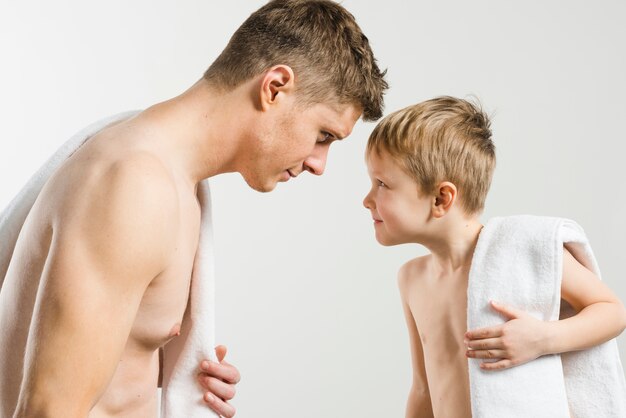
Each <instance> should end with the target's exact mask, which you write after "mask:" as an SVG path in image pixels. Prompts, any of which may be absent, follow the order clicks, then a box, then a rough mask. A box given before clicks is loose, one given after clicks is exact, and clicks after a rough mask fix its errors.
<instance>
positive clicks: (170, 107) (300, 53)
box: [0, 0, 387, 418]
mask: <svg viewBox="0 0 626 418" xmlns="http://www.w3.org/2000/svg"><path fill="white" fill-rule="evenodd" d="M386 88H387V84H386V82H385V80H384V73H383V72H381V71H380V70H379V68H378V66H377V65H376V60H375V59H374V57H373V54H372V51H371V49H370V47H369V44H368V40H367V38H366V37H365V36H364V35H363V33H362V32H361V30H360V28H359V27H358V25H357V24H356V22H355V21H354V18H353V17H352V15H350V14H349V13H348V12H347V11H346V10H345V9H343V8H342V7H341V6H339V5H337V4H336V3H333V2H330V1H315V0H313V1H302V0H300V1H297V0H276V1H272V2H270V3H268V4H267V5H265V6H264V7H262V8H261V9H259V10H258V11H256V12H255V13H253V14H252V15H251V16H250V17H249V18H248V19H247V20H246V21H245V22H244V23H243V25H242V26H241V27H240V28H239V29H238V30H237V31H236V32H235V34H234V35H233V37H232V38H231V40H230V42H229V44H228V45H227V47H226V49H225V50H224V51H223V52H222V54H221V55H220V56H219V57H218V58H217V60H216V61H215V62H214V63H213V64H212V65H211V67H210V68H209V69H208V70H207V71H206V73H205V75H204V77H203V78H202V79H201V80H200V81H198V82H197V83H196V84H194V85H193V86H192V87H191V88H190V89H188V90H187V91H186V92H184V93H183V94H181V95H180V96H178V97H175V98H173V99H171V100H168V101H165V102H163V103H159V104H156V105H154V106H152V107H150V108H148V109H146V110H145V111H143V112H141V113H140V114H138V115H137V116H135V117H132V118H130V119H128V120H124V121H122V122H119V123H116V124H114V125H111V126H108V127H106V128H105V129H103V130H101V131H100V132H98V133H97V134H96V135H94V136H93V137H92V138H91V139H90V140H89V141H87V143H86V144H85V145H83V146H82V147H81V148H80V149H79V150H78V151H76V152H75V153H74V154H73V155H72V156H71V157H70V158H68V159H67V161H65V162H64V164H63V165H62V166H61V167H60V168H59V169H58V170H57V171H56V172H55V173H54V175H52V177H51V178H50V179H49V180H48V181H47V183H46V185H45V186H44V188H43V190H42V191H41V193H40V195H39V197H38V198H37V201H36V203H35V205H34V206H33V208H32V210H31V212H30V214H29V217H28V219H27V221H26V222H25V224H24V227H23V229H22V231H21V233H20V240H18V243H17V245H16V247H15V250H14V252H13V257H12V259H11V264H10V268H9V270H8V272H7V275H6V277H5V279H4V284H3V287H2V292H1V293H0V329H1V330H3V333H4V334H3V335H2V339H3V343H2V344H0V413H1V414H2V417H11V416H13V417H15V418H22V417H34V416H36V417H85V416H89V417H114V416H124V417H146V416H155V415H156V413H157V412H156V411H157V402H156V398H155V392H156V391H155V388H156V386H157V382H158V376H159V360H158V352H159V349H160V348H161V347H163V346H164V345H165V344H166V343H167V342H168V341H170V340H171V339H172V338H176V336H177V334H178V332H179V330H180V326H181V320H182V317H183V313H184V312H185V308H186V306H187V301H188V296H189V284H190V274H191V270H192V265H193V260H194V255H195V252H196V248H197V245H198V234H199V224H200V208H199V205H198V199H197V196H196V191H197V185H198V183H199V182H200V181H201V180H203V179H205V178H209V177H212V176H215V175H218V174H221V173H227V172H239V173H240V174H241V175H242V176H243V178H244V179H245V181H246V182H247V183H248V185H250V187H252V188H253V189H255V190H258V191H261V192H268V191H271V190H272V189H274V188H275V187H276V184H277V183H278V182H281V181H287V180H289V179H290V178H292V177H297V176H298V175H299V174H300V173H302V172H303V171H309V172H311V173H313V174H315V175H321V174H322V173H323V172H324V167H325V164H326V155H327V152H328V149H329V146H330V144H331V143H332V142H333V141H335V140H340V139H343V138H345V137H347V136H348V135H349V134H350V132H351V130H352V128H353V126H354V125H355V123H356V121H357V120H358V119H359V117H360V116H361V115H363V118H364V119H366V120H375V119H377V118H379V117H380V116H381V114H382V105H383V100H382V97H383V93H384V91H385V89H386ZM153 202H158V204H154V203H153ZM25 312H26V313H27V315H28V316H29V317H28V318H27V320H24V321H19V322H17V321H14V318H22V317H23V316H24V315H25ZM31 313H32V314H31ZM217 352H218V353H217V354H218V357H219V358H220V360H221V359H222V358H223V357H224V354H225V349H224V348H223V347H219V348H218V349H217ZM203 363H205V362H203ZM203 370H204V373H203V374H202V375H201V376H200V379H199V383H200V385H199V390H200V388H201V387H203V390H204V391H205V396H204V399H205V401H206V402H207V405H208V407H210V408H211V409H213V410H214V411H216V412H217V413H218V414H220V415H222V416H226V417H232V416H233V415H234V413H235V409H234V408H233V407H232V405H230V404H229V403H228V400H230V399H232V397H233V396H234V385H235V384H236V383H237V381H238V380H239V374H238V372H237V370H236V369H235V368H234V367H232V366H230V365H228V364H227V363H225V362H220V363H211V364H210V367H209V369H208V370H207V369H203ZM16 374H19V376H20V377H21V379H17V380H18V383H17V384H16V379H15V375H16ZM19 382H21V384H20V383H19ZM199 393H200V392H199Z"/></svg>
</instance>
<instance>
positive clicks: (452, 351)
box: [409, 276, 470, 417]
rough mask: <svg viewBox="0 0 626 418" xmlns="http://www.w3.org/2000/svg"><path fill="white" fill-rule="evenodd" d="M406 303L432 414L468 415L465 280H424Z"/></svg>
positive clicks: (444, 415)
mask: <svg viewBox="0 0 626 418" xmlns="http://www.w3.org/2000/svg"><path fill="white" fill-rule="evenodd" d="M409 305H410V308H411V312H412V313H413V317H414V319H415V323H416V325H417V328H418V330H419V334H420V340H421V343H422V348H423V353H424V366H425V369H426V374H427V377H428V386H429V389H430V393H431V401H432V405H433V411H434V412H435V416H438V417H439V416H441V417H446V416H456V417H466V416H467V417H468V416H470V412H469V411H470V409H469V408H470V405H469V377H468V370H467V358H466V357H465V351H466V348H465V343H464V335H465V332H466V331H467V279H466V277H462V276H461V277H454V278H449V280H445V279H441V280H431V281H428V280H424V282H423V283H420V286H416V289H415V291H413V292H412V294H411V295H410V299H409Z"/></svg>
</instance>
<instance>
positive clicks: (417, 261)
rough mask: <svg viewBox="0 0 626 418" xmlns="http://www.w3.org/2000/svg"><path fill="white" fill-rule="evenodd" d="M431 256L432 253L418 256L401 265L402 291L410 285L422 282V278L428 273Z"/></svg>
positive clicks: (400, 281) (399, 277)
mask: <svg viewBox="0 0 626 418" xmlns="http://www.w3.org/2000/svg"><path fill="white" fill-rule="evenodd" d="M430 257H431V255H430V254H428V255H424V256H421V257H416V258H413V259H411V260H409V261H407V262H406V263H404V264H403V265H402V267H400V270H398V287H399V288H400V291H401V292H403V293H404V291H405V290H406V289H407V288H408V287H410V286H412V285H415V284H417V283H419V282H420V279H421V278H422V277H424V275H425V274H426V270H427V267H428V263H429V262H430Z"/></svg>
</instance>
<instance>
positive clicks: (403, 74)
mask: <svg viewBox="0 0 626 418" xmlns="http://www.w3.org/2000/svg"><path fill="white" fill-rule="evenodd" d="M262 4H263V2H262V1H229V2H211V1H200V0H195V1H191V0H190V1H185V2H171V1H162V0H160V1H147V0H141V1H139V0H136V1H132V2H123V1H120V0H113V1H107V2H80V1H65V0H60V1H54V2H45V1H22V2H19V3H18V2H10V1H8V0H2V2H1V3H0V54H2V55H1V65H0V115H1V116H0V121H1V123H0V208H4V207H5V206H6V205H7V204H8V202H9V201H10V199H11V198H12V197H13V196H14V195H15V194H16V193H17V192H18V190H19V189H20V188H21V186H22V185H23V184H24V183H25V182H26V180H27V179H28V178H29V176H30V175H31V174H32V173H33V172H34V171H35V170H36V169H37V168H38V167H39V166H40V165H41V164H42V163H43V162H44V161H45V159H46V158H47V157H48V156H49V155H50V154H51V153H52V152H53V151H54V150H55V149H56V148H57V147H58V146H59V145H60V144H61V143H63V142H64V141H65V140H66V139H67V138H69V137H70V136H71V135H72V134H73V133H75V132H76V131H77V130H79V129H80V128H82V127H83V126H85V125H87V124H88V123H90V122H92V121H94V120H96V119H99V118H101V117H103V116H106V115H110V114H113V113H117V112H119V111H122V110H128V109H136V108H144V107H147V106H149V105H150V104H153V103H155V102H158V101H161V100H165V99H167V98H170V97H172V96H175V95H177V94H179V93H180V92H182V91H183V90H184V89H186V88H187V87H188V86H190V85H191V84H192V83H194V82H195V81H196V80H197V79H198V78H199V77H200V76H201V74H202V72H203V71H204V69H205V68H206V67H207V66H208V65H209V64H210V62H211V61H212V60H213V59H214V58H215V57H216V56H217V55H218V54H219V52H220V51H221V50H222V48H223V47H224V46H225V45H226V42H227V41H228V39H229V37H230V35H231V34H232V32H233V31H234V30H235V29H236V28H237V26H238V25H239V24H240V23H241V22H243V20H244V19H245V18H246V17H247V16H248V15H249V14H250V13H251V12H252V11H253V10H255V9H256V8H258V7H259V6H261V5H262ZM343 4H344V6H345V7H346V8H348V9H349V10H350V11H351V12H352V13H353V14H354V15H355V16H356V18H357V20H358V22H359V23H360V25H361V26H362V28H363V30H364V32H365V33H366V34H367V36H368V37H369V39H370V41H371V44H372V46H373V49H374V52H375V54H376V56H377V57H378V60H379V63H380V65H381V67H383V68H388V80H389V83H390V85H391V89H390V90H389V92H388V94H387V96H386V104H387V106H386V109H387V110H386V113H389V112H390V111H393V110H396V109H398V108H400V107H404V106H407V105H409V104H413V103H416V102H418V101H422V100H425V99H428V98H431V97H434V96H438V95H444V94H449V95H455V96H460V97H466V96H467V95H469V94H473V95H476V96H477V97H478V98H479V99H480V100H481V101H482V103H483V105H484V107H485V108H486V109H487V110H488V111H489V112H490V113H491V114H492V115H493V134H494V141H495V144H496V146H497V156H498V165H497V169H496V172H495V178H494V182H493V186H492V189H491V192H490V195H489V198H488V201H487V209H486V212H485V214H484V216H483V219H484V220H486V219H488V218H489V217H490V216H494V215H510V214H521V213H530V214H537V215H553V216H564V217H569V218H572V219H575V220H576V221H578V222H579V223H580V224H581V225H582V226H583V227H584V228H585V230H586V232H587V234H588V236H589V238H590V240H591V243H592V244H593V246H594V249H595V252H596V256H597V258H598V260H599V263H600V266H601V268H602V272H603V278H604V280H605V281H606V282H607V283H608V284H609V285H610V286H611V287H612V288H613V289H614V290H615V292H616V293H617V294H618V295H619V296H620V298H621V299H622V300H626V283H625V279H624V268H623V263H622V257H624V254H623V251H624V245H623V242H624V241H623V239H624V233H625V232H626V220H625V218H624V212H625V211H624V209H625V206H626V205H625V204H626V198H625V197H624V193H623V188H624V186H623V180H624V177H625V176H624V172H623V167H624V157H623V151H624V140H625V139H626V138H625V134H624V123H623V121H624V115H625V114H626V100H624V98H625V97H626V77H624V74H626V54H625V52H624V51H626V25H624V21H626V3H624V2H623V1H609V0H603V1H598V2H593V3H590V2H587V1H551V2H540V1H527V2H499V1H472V2H465V1H449V2H435V1H428V2H404V1H399V0H388V1H386V2H378V1H376V2H374V1H357V0H346V1H344V2H343ZM373 126H374V125H373V124H371V123H363V122H358V124H357V126H356V127H355V129H354V132H353V134H352V136H351V137H350V138H349V139H348V140H347V141H344V142H342V143H338V144H335V145H333V146H332V150H331V153H330V157H329V161H328V166H327V171H326V173H325V174H324V176H322V177H321V178H315V177H313V176H311V175H303V176H301V177H299V178H298V179H296V180H295V181H290V182H289V183H287V184H280V185H279V186H278V188H277V189H276V190H275V191H274V192H272V193H269V194H260V193H257V192H254V191H252V190H250V189H248V188H247V186H246V184H245V183H244V182H243V181H242V180H241V178H240V176H239V175H226V176H221V177H217V178H215V179H213V180H212V185H213V204H214V224H215V240H216V246H217V250H216V256H217V273H218V284H217V290H218V303H217V336H218V341H219V342H220V343H223V344H226V345H227V346H228V347H229V349H230V351H229V354H228V359H229V360H230V361H231V362H233V363H234V364H236V365H237V366H238V368H239V369H240V371H241V373H242V375H243V380H242V382H241V383H240V384H239V385H238V394H237V397H236V398H235V401H234V402H233V403H234V405H235V406H236V407H237V408H238V410H239V413H238V416H241V417H270V416H271V417H274V418H278V417H289V418H293V417H298V418H309V417H311V418H313V417H315V418H317V417H362V418H374V417H380V416H384V417H398V416H402V414H403V411H404V404H405V400H406V395H407V392H408V389H409V385H410V379H411V373H410V359H409V345H408V340H407V334H406V330H405V325H404V318H403V315H402V311H401V307H400V304H399V297H398V291H397V287H396V281H395V275H396V271H397V268H398V267H399V266H400V265H401V264H402V263H403V262H404V261H406V260H408V259H409V258H411V257H414V256H417V255H421V254H424V253H425V250H424V249H423V248H421V247H419V246H417V245H405V246H400V247H393V248H383V247H381V246H379V245H378V244H377V243H376V241H375V239H374V234H373V227H372V225H371V219H370V215H369V213H368V212H367V211H366V210H365V209H364V208H363V207H362V204H361V202H362V199H363V197H364V195H365V194H366V192H367V190H368V187H369V180H368V178H367V175H366V169H365V164H364V160H363V152H364V148H365V142H366V139H367V136H368V134H369V133H370V131H371V130H372V128H373ZM225 134H227V133H225ZM620 344H621V350H622V351H621V352H622V358H626V357H624V355H625V354H626V351H625V349H626V339H625V338H624V337H620Z"/></svg>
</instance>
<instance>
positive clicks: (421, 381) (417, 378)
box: [398, 265, 433, 418]
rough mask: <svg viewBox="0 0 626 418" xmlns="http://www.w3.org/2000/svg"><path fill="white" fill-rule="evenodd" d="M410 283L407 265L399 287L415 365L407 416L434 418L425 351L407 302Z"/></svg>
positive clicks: (399, 278)
mask: <svg viewBox="0 0 626 418" xmlns="http://www.w3.org/2000/svg"><path fill="white" fill-rule="evenodd" d="M408 281H409V272H408V268H407V265H405V266H403V267H402V268H401V269H400V271H399V272H398V287H399V289H400V297H401V299H402V308H403V311H404V318H405V319H406V325H407V328H408V330H409V341H410V345H411V363H412V365H413V383H412V385H411V390H410V392H409V398H408V400H407V404H406V413H405V416H406V418H429V417H431V418H432V417H433V409H432V403H431V401H430V390H429V388H428V379H427V378H426V369H425V368H424V349H423V347H422V341H421V339H420V335H419V331H418V329H417V325H416V324H415V319H414V318H413V314H412V312H411V308H410V307H409V304H408V302H407V294H408V287H409V283H408Z"/></svg>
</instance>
